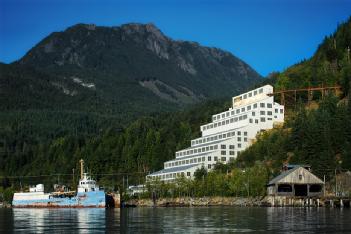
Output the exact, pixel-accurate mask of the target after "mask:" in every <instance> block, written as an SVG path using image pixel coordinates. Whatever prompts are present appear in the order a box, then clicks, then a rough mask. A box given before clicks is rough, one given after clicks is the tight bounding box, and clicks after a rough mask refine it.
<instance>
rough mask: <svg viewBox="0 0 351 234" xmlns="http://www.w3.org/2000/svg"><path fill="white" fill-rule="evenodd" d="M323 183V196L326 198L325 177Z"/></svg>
mask: <svg viewBox="0 0 351 234" xmlns="http://www.w3.org/2000/svg"><path fill="white" fill-rule="evenodd" d="M323 182H324V186H323V196H324V197H325V175H323Z"/></svg>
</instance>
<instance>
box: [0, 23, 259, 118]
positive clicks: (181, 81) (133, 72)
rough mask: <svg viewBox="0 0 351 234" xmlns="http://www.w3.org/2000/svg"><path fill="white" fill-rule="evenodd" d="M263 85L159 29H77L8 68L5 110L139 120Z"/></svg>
mask: <svg viewBox="0 0 351 234" xmlns="http://www.w3.org/2000/svg"><path fill="white" fill-rule="evenodd" d="M260 78H261V76H260V75H259V74H258V73H257V72H255V71H254V70H253V69H252V68H251V67H250V66H248V65H247V64H246V63H244V62H243V61H241V60H240V59H238V58H236V57H235V56H233V55H232V54H231V53H229V52H226V51H223V50H220V49H217V48H209V47H204V46H201V45H199V44H198V43H195V42H187V41H177V40H172V39H171V38H169V37H167V36H165V35H164V34H163V33H162V32H161V31H160V30H159V29H158V28H156V27H155V26H154V25H153V24H125V25H122V26H120V27H99V26H95V25H87V24H78V25H75V26H72V27H70V28H68V29H66V30H65V31H63V32H55V33H52V34H50V35H49V36H48V37H46V38H45V39H43V40H42V41H41V42H40V43H38V44H37V45H36V46H35V47H33V48H32V49H31V50H30V51H28V53H27V54H26V55H25V56H24V57H23V58H21V59H20V60H18V61H16V62H15V63H13V64H10V65H4V64H2V65H1V79H0V80H1V83H2V84H1V85H2V86H4V87H9V86H10V87H9V88H8V89H7V88H5V89H4V90H2V92H4V93H6V94H9V95H8V96H7V98H6V99H5V101H2V102H1V104H0V105H1V108H5V109H26V108H30V109H32V108H35V109H42V108H45V109H46V108H49V109H50V108H54V109H57V107H59V108H63V109H66V110H67V109H68V110H75V111H77V110H79V111H89V112H99V113H108V114H114V115H120V114H121V113H130V115H133V114H136V115H140V114H145V113H152V112H160V111H169V110H175V109H179V108H182V107H184V106H187V105H189V104H194V103H199V102H202V101H204V100H206V99H213V98H220V97H231V96H233V95H234V94H236V93H238V92H241V91H243V90H245V89H246V88H248V87H250V86H251V85H253V84H255V83H256V82H257V81H259V80H260ZM18 84H20V85H18ZM11 86H12V88H11ZM126 116H128V115H126ZM126 116H124V117H126Z"/></svg>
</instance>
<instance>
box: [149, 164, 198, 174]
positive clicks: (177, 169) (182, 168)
mask: <svg viewBox="0 0 351 234" xmlns="http://www.w3.org/2000/svg"><path fill="white" fill-rule="evenodd" d="M199 165H200V164H192V165H185V166H180V167H172V168H167V169H163V170H160V171H156V172H154V173H152V174H150V175H149V176H152V175H159V174H164V173H174V172H180V171H184V170H187V169H190V168H193V167H197V166H199Z"/></svg>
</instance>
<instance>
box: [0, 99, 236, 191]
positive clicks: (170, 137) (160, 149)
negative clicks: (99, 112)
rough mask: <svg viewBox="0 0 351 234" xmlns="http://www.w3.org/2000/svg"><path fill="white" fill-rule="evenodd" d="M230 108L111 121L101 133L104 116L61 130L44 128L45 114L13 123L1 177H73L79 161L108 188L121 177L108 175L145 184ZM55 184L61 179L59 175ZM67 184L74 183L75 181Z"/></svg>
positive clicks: (0, 147)
mask: <svg viewBox="0 0 351 234" xmlns="http://www.w3.org/2000/svg"><path fill="white" fill-rule="evenodd" d="M228 106H229V103H224V102H223V101H212V102H207V103H206V104H203V105H200V106H198V107H196V108H193V109H191V110H188V111H184V112H178V113H171V114H159V115H157V116H154V117H143V118H140V119H138V120H136V121H134V122H132V123H131V124H129V125H128V126H127V127H125V128H123V127H121V125H120V124H118V123H115V124H113V122H109V123H110V124H111V125H110V126H109V127H106V128H105V130H103V128H101V130H100V131H99V130H98V131H96V128H97V126H99V125H100V124H101V125H102V124H103V123H100V122H103V120H101V119H98V118H96V119H89V118H88V117H87V118H86V121H76V122H75V121H74V119H71V118H67V122H66V123H61V124H62V128H61V129H60V128H59V129H57V131H55V124H53V127H52V126H50V125H49V126H41V125H40V118H39V116H38V118H39V120H38V121H36V118H33V122H32V124H33V126H25V125H24V124H23V123H28V122H29V121H23V122H21V121H18V123H17V122H14V121H13V122H12V124H8V125H4V126H3V127H2V128H1V132H0V134H1V138H0V139H1V142H0V154H1V157H0V173H1V175H7V176H11V175H50V174H70V173H72V169H73V168H75V169H78V168H79V167H78V161H79V159H80V158H83V159H85V161H86V167H87V168H88V170H89V172H91V173H92V174H96V175H97V177H98V179H99V180H100V181H106V184H107V183H108V184H109V185H110V184H111V180H116V177H111V176H109V175H106V176H104V175H102V174H118V173H120V174H122V173H124V174H125V175H127V174H129V182H130V183H137V182H140V180H141V179H142V181H143V180H144V178H145V175H146V174H147V173H149V172H152V171H155V170H159V169H161V168H162V167H163V162H164V161H166V160H169V159H171V158H173V157H174V153H175V151H176V150H178V149H181V148H183V147H186V146H188V145H189V144H190V140H191V139H192V138H194V137H198V136H199V135H200V131H199V126H200V125H201V124H202V123H205V122H207V121H209V120H210V117H211V114H212V113H216V112H219V111H221V110H223V109H225V108H226V107H228ZM33 116H35V115H33ZM69 116H71V115H69ZM72 120H73V122H72ZM52 121H53V122H54V121H55V119H54V118H53V120H52ZM94 121H95V122H94ZM99 121H100V122H99ZM9 122H10V121H9ZM29 123H30V122H29ZM35 128H37V129H36V130H35ZM66 128H67V129H68V130H65V129H66ZM41 129H42V131H41ZM58 131H61V133H60V134H59V132H58ZM76 171H77V170H76ZM61 179H64V178H61ZM122 179H123V177H121V176H119V177H118V178H117V180H118V181H115V183H117V184H121V183H122ZM53 180H54V181H56V180H57V179H56V177H54V178H53ZM67 180H69V182H70V181H71V177H67ZM107 181H108V182H107ZM27 182H29V181H28V180H27ZM18 183H19V182H18V181H17V184H18ZM119 186H120V185H119Z"/></svg>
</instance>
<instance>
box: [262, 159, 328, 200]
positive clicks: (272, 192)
mask: <svg viewBox="0 0 351 234" xmlns="http://www.w3.org/2000/svg"><path fill="white" fill-rule="evenodd" d="M323 187H324V182H323V181H322V180H321V179H319V178H318V177H317V176H316V175H314V174H312V172H311V171H310V167H309V166H301V165H288V166H286V167H285V170H284V171H283V172H282V173H281V174H280V175H279V176H277V177H275V178H274V179H272V180H271V181H269V183H268V184H267V194H268V196H282V197H290V198H291V197H300V198H301V197H303V198H311V197H315V198H317V197H322V196H323Z"/></svg>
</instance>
